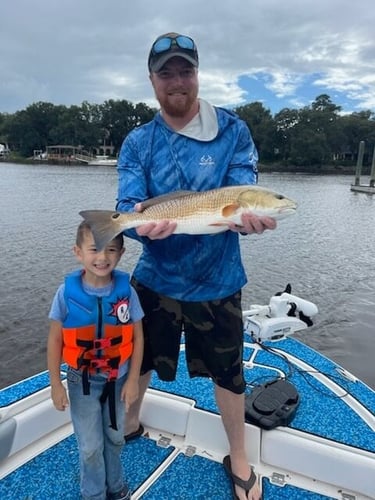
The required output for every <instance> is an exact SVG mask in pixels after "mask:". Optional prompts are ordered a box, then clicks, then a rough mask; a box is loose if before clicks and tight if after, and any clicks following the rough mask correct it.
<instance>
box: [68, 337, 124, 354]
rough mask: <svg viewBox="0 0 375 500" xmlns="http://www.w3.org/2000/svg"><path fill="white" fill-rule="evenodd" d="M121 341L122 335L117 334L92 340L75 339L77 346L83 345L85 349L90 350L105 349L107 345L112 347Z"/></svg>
mask: <svg viewBox="0 0 375 500" xmlns="http://www.w3.org/2000/svg"><path fill="white" fill-rule="evenodd" d="M121 342H122V335H119V336H118V337H110V338H103V339H94V340H82V339H77V346H78V347H84V348H85V350H86V351H92V350H99V349H106V348H108V347H113V346H116V345H119V344H121Z"/></svg>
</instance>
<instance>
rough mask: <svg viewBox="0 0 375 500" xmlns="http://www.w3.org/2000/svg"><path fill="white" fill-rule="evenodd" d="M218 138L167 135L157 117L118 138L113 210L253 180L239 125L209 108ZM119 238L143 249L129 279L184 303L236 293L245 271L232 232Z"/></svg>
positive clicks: (252, 161)
mask: <svg viewBox="0 0 375 500" xmlns="http://www.w3.org/2000/svg"><path fill="white" fill-rule="evenodd" d="M215 110H216V114H217V119H218V133H217V135H216V137H215V138H214V139H213V140H210V141H200V140H196V139H192V138H189V137H186V136H184V135H181V134H179V133H177V132H175V131H173V130H172V129H171V128H170V127H169V126H168V125H167V124H166V123H165V121H164V120H163V118H162V116H161V115H160V113H159V114H157V115H156V116H155V118H154V119H153V120H152V121H151V122H149V123H147V124H145V125H143V126H141V127H139V128H137V129H134V130H133V131H132V132H131V133H130V134H129V135H128V136H127V137H126V138H125V140H124V143H123V145H122V148H121V151H120V155H119V159H118V167H117V168H118V173H119V186H118V200H117V205H116V209H117V210H119V211H121V212H132V211H134V205H135V203H137V202H140V201H144V200H145V199H148V198H152V197H154V196H159V195H162V194H165V193H170V192H172V191H179V190H191V191H206V190H209V189H214V188H218V187H223V186H230V185H238V184H255V183H256V182H257V168H256V165H257V160H258V155H257V151H256V148H255V145H254V142H253V139H252V137H251V134H250V132H249V129H248V127H247V126H246V124H245V123H244V122H243V121H242V120H240V119H239V118H238V116H237V115H235V114H234V113H232V112H230V111H227V110H224V109H222V108H215ZM125 234H126V236H128V237H130V238H134V239H137V240H138V241H140V242H141V243H142V244H143V252H142V254H141V256H140V259H139V261H138V263H137V265H136V267H135V270H134V277H135V278H136V279H137V280H138V281H139V282H140V283H142V284H144V285H145V286H147V287H149V288H151V289H152V290H154V291H156V292H158V293H161V294H163V295H167V296H169V297H172V298H176V299H179V300H185V301H203V300H214V299H220V298H224V297H227V296H229V295H231V294H232V293H234V292H236V291H237V290H239V289H240V288H242V287H243V286H244V285H245V283H246V274H245V271H244V268H243V265H242V261H241V255H240V247H239V239H238V234H237V233H234V232H232V231H226V232H224V233H220V234H216V235H198V236H195V235H194V236H192V235H171V236H169V237H168V238H165V239H162V240H150V239H149V238H147V237H139V236H138V235H137V234H136V232H135V230H129V231H126V232H125Z"/></svg>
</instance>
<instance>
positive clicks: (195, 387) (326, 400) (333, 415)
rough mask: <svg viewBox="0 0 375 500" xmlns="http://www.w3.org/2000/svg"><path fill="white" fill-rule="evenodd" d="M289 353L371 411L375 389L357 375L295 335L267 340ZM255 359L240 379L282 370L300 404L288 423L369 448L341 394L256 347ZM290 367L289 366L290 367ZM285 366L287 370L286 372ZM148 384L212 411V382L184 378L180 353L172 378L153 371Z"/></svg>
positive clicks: (364, 429) (374, 443) (366, 430)
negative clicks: (348, 376) (347, 375)
mask: <svg viewBox="0 0 375 500" xmlns="http://www.w3.org/2000/svg"><path fill="white" fill-rule="evenodd" d="M272 346H274V347H276V348H277V349H283V350H285V351H286V352H289V353H290V354H292V355H294V356H295V357H298V358H299V357H302V358H303V359H304V360H305V361H306V362H307V363H308V364H311V366H312V367H313V369H314V370H315V371H319V372H321V373H324V374H327V375H328V376H329V377H330V379H331V380H332V381H334V382H335V383H336V384H338V385H339V386H340V387H342V388H343V391H342V393H343V394H344V393H345V391H349V392H350V393H351V394H352V396H353V397H354V398H357V399H358V400H359V401H361V402H362V404H363V405H364V406H365V407H366V408H367V409H368V410H369V411H370V412H372V413H374V412H375V393H374V391H372V390H371V389H369V388H368V387H367V386H366V385H365V384H363V383H362V382H360V381H357V382H355V381H350V380H348V379H346V378H345V377H343V376H342V375H340V374H339V372H338V371H337V370H336V368H337V365H336V364H335V363H333V362H332V361H330V360H329V359H327V358H325V357H323V356H321V355H320V354H318V353H316V352H315V351H314V350H312V349H310V348H309V347H307V346H305V345H304V344H301V343H299V342H298V341H295V340H289V339H285V340H283V341H280V342H277V343H273V344H272ZM252 353H253V348H252V347H251V346H250V347H249V346H248V347H246V348H245V352H244V359H245V360H249V359H250V357H251V354H252ZM254 362H255V365H254V366H253V367H251V368H246V369H245V379H246V382H247V384H248V385H249V391H250V387H251V386H252V385H256V384H260V383H263V382H266V381H270V380H272V379H274V378H275V377H277V376H279V375H280V373H282V374H284V375H285V376H288V380H289V381H290V382H291V383H292V384H294V385H295V386H296V387H297V389H298V392H299V394H300V405H299V407H298V409H297V412H296V415H295V417H294V419H293V421H292V422H291V423H290V424H289V426H290V427H291V428H293V429H297V430H301V431H305V432H308V433H311V434H314V435H316V436H321V437H324V438H327V439H330V440H332V441H336V442H339V443H343V444H347V445H350V446H354V447H357V448H362V449H364V450H368V451H371V452H375V440H374V431H373V430H372V429H371V428H370V427H369V426H368V425H367V424H366V423H365V422H363V421H362V420H361V419H360V418H359V416H358V415H357V414H356V413H355V412H354V411H353V410H352V409H351V408H350V407H349V406H348V405H347V404H346V402H345V397H337V396H335V395H334V394H332V393H331V392H330V390H329V389H328V388H327V387H325V386H324V385H323V384H322V383H321V382H319V381H318V380H316V379H315V378H313V377H312V375H311V374H310V373H308V372H301V371H300V370H297V369H296V368H293V369H291V366H290V364H289V363H287V362H286V361H285V360H284V359H282V358H281V357H280V356H277V355H275V354H272V353H270V352H267V351H264V350H260V351H258V352H257V353H256V356H255V359H254ZM291 370H292V372H291ZM290 372H291V373H290ZM151 385H152V387H153V388H155V389H159V390H162V391H165V392H169V393H173V394H177V395H180V396H186V397H188V398H191V399H193V400H195V401H196V406H197V407H198V408H202V409H205V410H208V411H211V412H214V413H218V409H217V406H216V402H215V398H214V391H213V387H212V382H211V381H210V380H208V379H204V378H195V379H193V380H192V379H190V378H189V375H188V373H187V370H186V363H185V354H184V352H183V351H182V352H181V353H180V359H179V366H178V374H177V377H176V380H175V381H174V382H162V381H160V380H159V379H158V378H157V376H156V375H155V374H154V375H153V377H152V381H151Z"/></svg>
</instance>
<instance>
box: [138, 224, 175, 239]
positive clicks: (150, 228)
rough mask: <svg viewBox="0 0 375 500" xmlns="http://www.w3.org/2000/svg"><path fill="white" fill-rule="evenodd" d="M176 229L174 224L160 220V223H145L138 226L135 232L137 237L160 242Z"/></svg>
mask: <svg viewBox="0 0 375 500" xmlns="http://www.w3.org/2000/svg"><path fill="white" fill-rule="evenodd" d="M176 227H177V223H176V222H171V221H169V220H162V221H160V222H147V224H142V225H141V226H138V227H137V229H136V231H137V234H138V235H139V236H147V237H148V238H150V240H162V239H163V238H167V237H168V236H170V235H171V234H172V233H173V232H174V230H175V229H176Z"/></svg>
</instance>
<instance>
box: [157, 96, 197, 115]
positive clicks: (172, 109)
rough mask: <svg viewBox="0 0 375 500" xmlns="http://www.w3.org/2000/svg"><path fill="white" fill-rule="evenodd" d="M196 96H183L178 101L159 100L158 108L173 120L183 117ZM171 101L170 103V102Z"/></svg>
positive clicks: (173, 99)
mask: <svg viewBox="0 0 375 500" xmlns="http://www.w3.org/2000/svg"><path fill="white" fill-rule="evenodd" d="M196 98H197V96H196V95H192V94H185V95H184V96H181V98H180V99H175V98H172V99H169V98H168V97H167V98H165V99H161V100H160V99H159V103H160V106H161V107H162V109H163V111H164V112H165V113H166V114H168V115H169V116H172V117H174V118H182V117H184V116H185V115H186V114H187V113H188V112H189V111H190V109H191V107H192V106H193V104H194V103H195V101H196ZM171 101H172V102H171Z"/></svg>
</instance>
